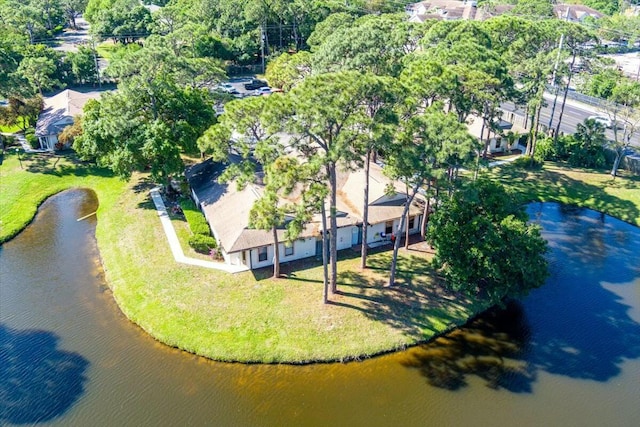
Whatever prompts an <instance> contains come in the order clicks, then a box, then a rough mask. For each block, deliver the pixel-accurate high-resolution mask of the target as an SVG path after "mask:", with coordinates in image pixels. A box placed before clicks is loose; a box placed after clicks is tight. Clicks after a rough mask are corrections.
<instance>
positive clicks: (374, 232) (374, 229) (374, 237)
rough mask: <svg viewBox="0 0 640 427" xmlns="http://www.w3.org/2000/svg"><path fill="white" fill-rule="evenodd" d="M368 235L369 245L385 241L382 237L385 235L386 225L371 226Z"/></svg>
mask: <svg viewBox="0 0 640 427" xmlns="http://www.w3.org/2000/svg"><path fill="white" fill-rule="evenodd" d="M367 233H368V234H367V243H369V244H371V243H377V242H382V241H383V240H385V238H383V237H382V233H384V223H380V224H373V225H371V226H369V229H368V230H367Z"/></svg>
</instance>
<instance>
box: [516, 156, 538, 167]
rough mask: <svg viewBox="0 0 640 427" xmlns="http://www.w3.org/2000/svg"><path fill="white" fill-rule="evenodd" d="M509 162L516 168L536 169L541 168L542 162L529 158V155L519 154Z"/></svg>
mask: <svg viewBox="0 0 640 427" xmlns="http://www.w3.org/2000/svg"><path fill="white" fill-rule="evenodd" d="M511 164H512V165H513V166H514V167H515V168H518V169H529V170H536V169H540V168H542V162H541V161H539V160H536V159H535V158H533V159H532V158H531V157H530V156H520V157H518V158H517V159H515V160H514V161H513V162H511Z"/></svg>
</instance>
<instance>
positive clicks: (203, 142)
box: [198, 97, 307, 278]
mask: <svg viewBox="0 0 640 427" xmlns="http://www.w3.org/2000/svg"><path fill="white" fill-rule="evenodd" d="M274 102H276V101H275V97H269V98H265V97H252V98H245V99H241V100H236V101H231V102H229V103H228V104H227V105H226V108H225V112H224V113H223V114H222V115H221V116H220V122H219V123H218V124H216V125H214V126H212V127H211V128H209V129H208V130H207V131H206V132H205V133H204V135H203V136H202V137H201V138H200V139H199V140H198V145H199V147H200V149H201V150H202V151H203V152H208V153H211V154H212V157H213V158H214V160H216V161H227V162H229V165H228V166H227V168H226V170H225V172H224V173H223V174H222V176H221V178H220V179H221V180H223V181H225V182H226V181H230V180H234V181H235V182H236V185H237V186H238V187H239V188H243V187H244V186H246V185H249V184H252V183H253V182H254V181H255V180H256V172H257V170H258V169H260V170H261V171H262V173H263V182H264V186H263V187H261V193H262V194H261V197H260V198H259V199H258V200H257V201H256V202H255V204H254V205H253V207H252V208H251V211H250V214H249V225H250V226H251V227H253V228H257V229H262V230H265V231H270V232H271V233H272V235H273V242H274V262H273V276H274V278H277V277H279V276H280V251H279V244H280V243H279V238H278V229H280V228H282V227H284V226H285V225H287V223H285V219H286V216H285V215H286V214H287V213H289V212H292V211H294V210H295V209H294V208H293V207H292V206H291V205H290V204H287V203H283V202H282V201H283V198H284V197H285V196H287V195H289V194H290V193H291V192H292V191H293V189H294V187H295V186H296V185H297V184H298V182H300V181H301V180H302V178H301V174H303V172H304V168H302V167H300V165H299V162H298V161H297V159H296V158H294V157H288V156H285V155H284V147H283V146H282V145H281V144H280V142H279V141H278V138H277V136H276V135H275V133H274V131H273V129H272V128H273V126H272V124H273V118H272V116H271V112H270V111H269V110H270V108H271V107H270V105H271V104H273V103H274ZM232 156H234V157H236V158H238V157H239V160H236V161H234V162H231V161H230V159H231V157H232ZM298 219H299V221H298V222H296V221H289V222H288V225H287V227H286V232H285V238H286V241H287V244H291V243H292V242H293V240H295V238H296V237H297V236H298V235H299V234H300V232H301V231H302V225H301V224H302V223H303V222H304V221H305V220H306V219H307V217H306V215H305V217H304V218H302V217H298Z"/></svg>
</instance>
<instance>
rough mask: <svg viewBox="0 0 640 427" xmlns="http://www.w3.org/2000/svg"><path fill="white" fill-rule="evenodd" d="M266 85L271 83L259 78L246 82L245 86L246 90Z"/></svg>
mask: <svg viewBox="0 0 640 427" xmlns="http://www.w3.org/2000/svg"><path fill="white" fill-rule="evenodd" d="M265 86H269V85H268V84H267V82H265V81H264V80H259V79H252V80H251V81H250V82H249V83H245V84H244V88H245V89H246V90H256V89H260V88H261V87H265Z"/></svg>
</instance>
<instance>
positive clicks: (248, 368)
mask: <svg viewBox="0 0 640 427" xmlns="http://www.w3.org/2000/svg"><path fill="white" fill-rule="evenodd" d="M96 206H97V200H96V199H95V196H94V195H93V193H91V192H89V191H83V190H74V191H68V192H65V193H62V194H60V195H57V196H55V197H53V198H52V199H50V200H49V201H47V202H46V203H45V204H44V205H43V206H42V208H41V211H40V213H39V214H38V216H37V217H36V220H35V221H34V223H33V224H32V225H30V226H29V227H28V228H27V229H26V230H25V231H24V232H23V233H21V234H20V235H19V236H18V237H17V238H16V239H14V240H12V241H11V242H8V243H6V244H5V245H4V246H2V247H0V425H4V424H35V423H42V424H50V425H64V426H68V425H79V426H115V425H118V426H165V425H171V426H175V425H215V426H228V425H237V426H263V425H264V426H285V425H318V426H326V425H354V426H356V425H357V426H387V425H394V426H396V425H402V426H424V425H445V426H451V425H453V426H457V425H469V426H481V425H487V426H501V425H504V426H513V425H536V426H540V425H562V426H569V425H575V426H604V425H607V426H635V425H638V420H640V230H639V229H638V228H636V227H633V226H630V225H628V224H625V223H623V222H621V221H618V220H615V219H613V218H611V217H608V216H605V215H601V214H599V213H596V212H593V211H589V210H580V209H575V208H568V207H563V206H561V205H557V204H534V205H531V206H530V207H529V213H530V215H531V217H532V220H534V221H537V222H539V223H540V224H541V225H542V226H543V228H544V236H545V237H546V238H547V239H548V240H549V241H550V246H551V248H552V252H551V254H550V259H551V262H552V275H551V277H550V278H549V280H548V283H547V284H546V285H545V286H544V287H543V288H541V289H538V290H536V291H534V292H533V293H532V294H531V295H530V296H529V297H528V298H526V299H525V300H524V301H521V302H514V303H511V304H509V305H508V306H507V307H506V308H505V309H503V310H494V311H492V312H490V313H487V314H485V315H483V316H481V317H480V318H478V319H476V320H475V321H473V322H471V323H470V324H469V325H467V326H466V327H465V328H462V329H460V330H458V331H456V332H454V333H452V334H449V335H447V336H445V337H442V338H439V339H437V340H436V341H434V342H432V343H430V344H428V345H424V346H418V347H416V348H413V349H410V350H408V351H405V352H401V353H396V354H392V355H388V356H384V357H379V358H375V359H372V360H367V361H364V362H360V363H349V364H323V365H314V366H262V365H240V364H224V363H215V362H210V361H207V360H205V359H202V358H197V357H195V356H192V355H189V354H186V353H183V352H180V351H177V350H173V349H169V348H166V347H165V346H163V345H161V344H158V343H156V342H155V341H154V340H153V339H151V338H149V337H148V336H147V335H145V334H144V333H143V332H141V331H140V330H139V329H138V328H136V327H135V326H133V325H131V324H130V323H129V322H128V321H127V319H125V318H124V317H123V316H122V314H121V313H120V312H119V310H118V308H117V306H116V305H115V303H114V302H113V299H112V296H111V294H110V292H109V290H108V288H107V286H106V285H105V283H104V280H103V277H102V271H101V268H100V265H99V262H98V253H97V251H96V248H95V242H94V238H93V235H94V230H95V221H96V218H95V216H90V217H88V218H87V219H86V220H83V221H76V219H77V218H80V217H82V216H84V215H86V214H89V213H91V212H93V211H95V209H96ZM517 256H518V255H517V254H514V257H517ZM521 261H522V262H523V263H524V262H526V259H522V260H521Z"/></svg>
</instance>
